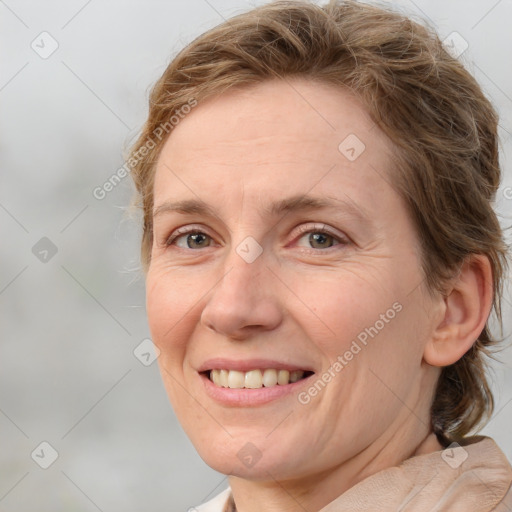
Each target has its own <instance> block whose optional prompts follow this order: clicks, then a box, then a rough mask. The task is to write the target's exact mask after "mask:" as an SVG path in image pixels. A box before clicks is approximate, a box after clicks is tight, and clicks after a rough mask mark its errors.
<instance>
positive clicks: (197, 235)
mask: <svg viewBox="0 0 512 512" xmlns="http://www.w3.org/2000/svg"><path fill="white" fill-rule="evenodd" d="M211 240H212V238H211V236H210V235H208V234H207V233H204V232H203V231H200V230H199V229H193V228H190V227H188V228H181V229H177V230H176V231H175V232H174V233H173V234H172V235H171V236H170V237H169V238H168V239H167V241H166V242H165V245H167V246H169V245H176V246H177V247H179V248H180V249H202V248H203V247H209V246H210V244H211Z"/></svg>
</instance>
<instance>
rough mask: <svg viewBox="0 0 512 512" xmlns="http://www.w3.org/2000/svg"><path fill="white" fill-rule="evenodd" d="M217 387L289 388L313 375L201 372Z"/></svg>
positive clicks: (259, 371) (271, 371) (267, 371)
mask: <svg viewBox="0 0 512 512" xmlns="http://www.w3.org/2000/svg"><path fill="white" fill-rule="evenodd" d="M200 373H201V374H202V375H203V376H205V377H206V378H207V379H209V380H210V382H212V383H213V384H214V385H215V386H216V387H219V388H229V389H261V388H273V387H278V386H287V385H288V384H294V383H295V382H299V381H300V380H303V379H307V378H308V377H310V376H311V375H313V372H312V371H309V370H285V369H277V368H264V369H262V368H256V369H253V370H249V371H239V370H228V369H224V368H212V369H209V370H205V371H203V372H200Z"/></svg>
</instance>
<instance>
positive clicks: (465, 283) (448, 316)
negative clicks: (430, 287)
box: [423, 254, 493, 366]
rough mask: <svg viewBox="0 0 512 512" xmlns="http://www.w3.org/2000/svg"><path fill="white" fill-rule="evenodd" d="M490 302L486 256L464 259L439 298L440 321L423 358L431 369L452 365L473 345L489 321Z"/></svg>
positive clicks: (472, 256) (489, 278) (489, 280)
mask: <svg viewBox="0 0 512 512" xmlns="http://www.w3.org/2000/svg"><path fill="white" fill-rule="evenodd" d="M492 298H493V279H492V269H491V264H490V262H489V259H488V257H487V256H484V255H482V254H471V255H470V256H468V258H467V259H466V261H465V262H464V264H463V265H462V268H461V270H460V272H459V275H458V276H457V277H455V278H454V279H453V280H452V281H451V282H450V287H449V289H448V292H447V294H445V295H441V296H440V298H439V302H440V304H439V306H440V308H441V311H442V314H441V315H440V316H441V321H440V322H439V323H438V325H437V326H435V325H434V326H433V329H434V330H433V333H432V336H431V338H430V339H429V341H428V342H427V344H426V346H425V351H424V353H423V358H424V360H425V362H427V363H428V364H430V365H432V366H449V365H451V364H453V363H456V362H457V361H458V360H459V359H460V358H461V357H462V356H463V355H464V354H465V353H466V352H467V351H468V350H469V349H470V348H471V346H472V345H473V343H475V341H476V340H477V339H478V336H480V333H481V332H482V330H483V328H484V327H485V323H486V322H487V319H488V317H489V314H490V312H491V307H492Z"/></svg>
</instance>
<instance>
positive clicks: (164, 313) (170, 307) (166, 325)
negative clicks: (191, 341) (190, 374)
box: [146, 269, 198, 355]
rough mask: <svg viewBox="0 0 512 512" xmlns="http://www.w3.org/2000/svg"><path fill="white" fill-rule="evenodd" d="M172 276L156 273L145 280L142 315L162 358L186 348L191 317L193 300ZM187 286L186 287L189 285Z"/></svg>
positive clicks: (191, 291) (195, 298)
mask: <svg viewBox="0 0 512 512" xmlns="http://www.w3.org/2000/svg"><path fill="white" fill-rule="evenodd" d="M172 276H173V273H170V272H168V273H163V272H158V271H156V270H151V269H150V271H149V272H148V275H147V278H146V311H147V317H148V324H149V328H150V331H151V336H152V339H153V342H154V343H155V345H156V346H157V347H158V348H159V349H160V350H161V352H162V355H165V353H166V352H167V351H169V350H172V351H180V350H183V349H184V346H185V344H186V336H185V335H184V334H185V331H186V330H187V329H188V325H189V324H190V319H191V317H192V316H193V314H194V304H195V303H196V302H197V298H198V297H196V296H195V295H197V294H195V293H194V291H193V290H191V288H190V286H187V285H185V284H184V283H182V281H181V280H180V279H175V278H173V277H172ZM189 284H190V283H189Z"/></svg>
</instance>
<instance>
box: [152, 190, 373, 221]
mask: <svg viewBox="0 0 512 512" xmlns="http://www.w3.org/2000/svg"><path fill="white" fill-rule="evenodd" d="M327 208H331V209H336V210H342V211H346V212H347V213H349V214H351V215H352V216H354V217H356V218H359V219H360V220H362V221H365V222H367V223H369V224H371V223H372V222H371V219H370V215H369V213H368V212H367V211H366V210H365V209H364V208H363V207H362V206H360V205H358V204H357V203H356V202H355V201H353V200H352V199H351V198H350V197H349V196H346V199H340V198H337V197H336V198H335V197H315V196H311V195H307V194H299V195H295V196H291V197H287V198H285V199H281V200H279V201H275V202H273V203H271V204H270V205H268V206H266V207H265V208H264V209H263V215H264V216H267V217H277V216H280V215H284V214H287V213H290V212H296V211H300V210H309V211H311V210H321V209H327ZM171 212H177V213H182V214H197V215H205V216H210V217H218V216H219V215H218V212H217V211H216V210H215V209H214V208H212V207H211V206H210V205H208V204H207V203H205V202H204V201H202V200H201V199H185V200H182V201H165V202H163V203H162V204H160V205H159V206H157V207H156V208H154V210H153V218H154V217H157V216H159V215H162V214H164V213H171Z"/></svg>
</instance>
